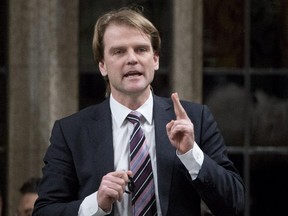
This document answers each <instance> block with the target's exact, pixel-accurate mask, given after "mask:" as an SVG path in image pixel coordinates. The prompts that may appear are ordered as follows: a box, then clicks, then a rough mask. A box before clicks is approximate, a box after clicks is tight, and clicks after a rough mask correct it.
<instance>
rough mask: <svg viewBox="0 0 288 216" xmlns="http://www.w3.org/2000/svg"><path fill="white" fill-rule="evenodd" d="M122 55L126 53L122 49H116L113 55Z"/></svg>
mask: <svg viewBox="0 0 288 216" xmlns="http://www.w3.org/2000/svg"><path fill="white" fill-rule="evenodd" d="M122 53H124V51H123V50H122V49H116V50H114V51H113V55H120V54H122Z"/></svg>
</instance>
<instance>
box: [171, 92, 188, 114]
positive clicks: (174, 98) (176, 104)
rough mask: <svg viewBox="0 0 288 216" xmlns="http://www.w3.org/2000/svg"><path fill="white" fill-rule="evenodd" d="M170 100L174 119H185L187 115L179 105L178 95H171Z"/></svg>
mask: <svg viewBox="0 0 288 216" xmlns="http://www.w3.org/2000/svg"><path fill="white" fill-rule="evenodd" d="M171 99H172V101H173V104H174V112H175V115H176V119H187V118H188V116H187V113H186V111H185V110H184V108H183V107H182V105H181V103H180V100H179V97H178V93H173V94H172V95H171Z"/></svg>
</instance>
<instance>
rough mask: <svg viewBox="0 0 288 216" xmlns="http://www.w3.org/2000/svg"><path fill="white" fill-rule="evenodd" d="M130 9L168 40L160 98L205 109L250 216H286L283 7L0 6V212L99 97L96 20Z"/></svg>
mask: <svg viewBox="0 0 288 216" xmlns="http://www.w3.org/2000/svg"><path fill="white" fill-rule="evenodd" d="M131 3H139V4H141V5H142V6H144V8H145V10H144V13H145V15H146V16H147V17H148V18H149V19H150V20H151V21H152V22H153V23H154V24H155V26H156V27H157V28H158V29H159V31H160V34H161V37H162V53H161V57H160V70H159V71H158V72H157V73H156V76H155V80H154V83H153V89H154V92H155V93H156V94H158V95H161V96H167V97H169V96H170V94H171V92H173V91H177V92H178V93H179V94H180V97H181V98H183V99H187V100H193V101H195V102H198V103H203V104H207V105H208V106H209V107H210V109H211V111H212V113H213V114H214V117H215V118H216V120H217V122H218V124H219V127H220V129H221V131H222V133H223V136H224V138H225V140H226V144H227V146H228V153H229V156H230V158H231V159H232V161H233V162H234V163H235V166H236V167H237V168H238V170H239V172H240V174H241V176H242V177H243V179H244V181H245V187H246V191H247V194H246V209H245V212H244V214H243V216H258V215H259V216H265V215H267V216H268V215H269V216H270V215H285V214H286V213H285V212H286V211H287V210H286V204H287V197H286V195H287V194H288V183H287V182H288V177H287V175H286V174H285V172H286V170H287V169H288V1H287V0H232V1H231V0H193V1H191V0H181V1H177V0H142V1H132V0H97V1H96V0H85V1H81V2H80V1H79V0H69V1H68V0H61V1H58V0H49V1H37V0H25V1H22V0H0V193H1V194H0V195H1V196H0V215H1V206H3V207H2V216H12V215H13V214H14V213H15V210H16V206H17V201H18V199H19V192H18V190H19V188H20V186H21V184H22V183H23V182H24V181H25V180H26V179H28V178H29V177H31V176H41V168H42V167H43V162H42V158H43V156H44V153H45V151H46V148H47V146H48V145H49V136H50V132H51V127H52V126H53V123H54V121H55V120H56V119H58V118H62V117H64V116H67V115H69V114H71V113H73V112H76V111H77V110H79V109H82V108H84V107H86V106H89V105H90V104H95V103H98V102H100V101H102V100H103V99H104V93H105V85H104V81H103V80H102V77H101V75H100V73H99V71H98V68H97V66H96V65H95V64H94V62H93V56H92V50H91V43H92V36H93V28H94V24H95V21H96V19H97V18H98V17H99V16H100V15H101V14H102V13H103V12H105V11H107V10H109V9H113V8H118V7H121V6H126V5H129V4H131Z"/></svg>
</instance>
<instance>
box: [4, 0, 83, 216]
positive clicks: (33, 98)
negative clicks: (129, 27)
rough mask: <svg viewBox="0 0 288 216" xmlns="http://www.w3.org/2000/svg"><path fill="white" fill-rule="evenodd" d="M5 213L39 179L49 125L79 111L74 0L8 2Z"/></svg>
mask: <svg viewBox="0 0 288 216" xmlns="http://www.w3.org/2000/svg"><path fill="white" fill-rule="evenodd" d="M8 26H9V47H8V49H9V63H8V66H9V82H8V95H9V104H8V125H9V126H8V131H9V134H8V173H7V176H8V177H7V178H8V179H7V182H8V188H7V194H8V200H7V201H8V215H11V216H12V215H13V213H14V211H15V210H16V207H17V203H18V199H19V191H18V190H19V188H20V186H21V185H22V183H23V182H24V181H26V180H27V179H28V178H29V177H31V176H41V175H42V173H41V168H42V167H43V162H42V159H43V156H44V153H45V151H46V149H47V146H48V145H49V136H50V132H51V127H52V125H53V122H54V121H55V120H56V119H58V118H61V117H64V116H66V115H68V114H71V113H73V112H75V111H77V109H78V0H69V1H65V0H63V1H59V0H49V1H47V0H45V1H39V0H25V1H23V0H10V1H9V24H8Z"/></svg>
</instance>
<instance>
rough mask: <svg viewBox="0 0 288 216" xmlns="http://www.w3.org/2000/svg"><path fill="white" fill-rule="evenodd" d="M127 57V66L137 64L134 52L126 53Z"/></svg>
mask: <svg viewBox="0 0 288 216" xmlns="http://www.w3.org/2000/svg"><path fill="white" fill-rule="evenodd" d="M127 53H128V54H127V55H128V56H127V64H130V65H135V64H137V62H138V60H137V56H136V53H135V52H134V50H129V51H128V52H127Z"/></svg>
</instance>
